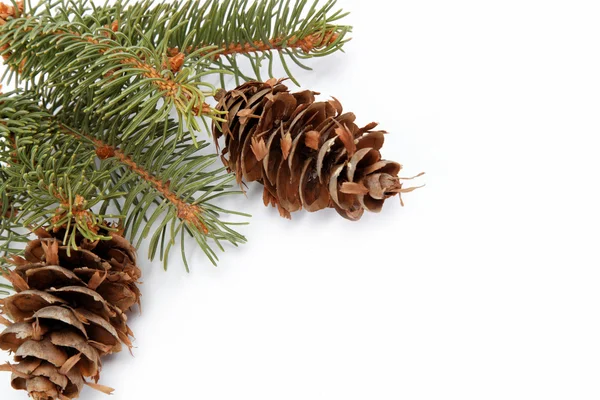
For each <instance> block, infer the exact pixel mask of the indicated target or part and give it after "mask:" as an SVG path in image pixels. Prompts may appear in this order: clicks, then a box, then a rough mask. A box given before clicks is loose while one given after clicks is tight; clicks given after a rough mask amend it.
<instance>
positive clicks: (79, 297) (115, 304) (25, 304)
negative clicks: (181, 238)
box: [0, 230, 141, 400]
mask: <svg viewBox="0 0 600 400" xmlns="http://www.w3.org/2000/svg"><path fill="white" fill-rule="evenodd" d="M36 233H37V234H38V236H39V239H36V240H33V241H31V242H29V244H28V245H27V248H26V249H25V254H24V255H25V258H21V257H13V263H14V265H15V268H14V269H13V270H11V271H9V272H7V275H6V277H7V278H8V280H9V281H10V282H11V283H12V284H13V287H14V288H15V290H16V292H17V293H16V294H14V295H12V296H10V297H7V298H5V299H2V300H1V305H2V310H1V313H2V314H4V315H6V316H7V317H8V318H10V319H11V320H12V321H13V322H10V321H8V320H7V319H6V318H4V317H2V316H0V322H2V323H4V324H5V325H6V326H7V328H6V329H5V330H4V331H3V332H2V333H0V348H2V349H3V350H7V351H10V352H14V353H15V363H14V364H6V365H4V366H1V367H0V369H2V370H5V371H11V372H12V378H11V384H12V387H13V388H15V389H23V390H27V392H28V393H29V395H30V396H31V397H32V398H34V399H40V400H41V399H44V400H50V399H61V400H64V399H73V398H76V397H79V393H80V391H81V389H82V387H83V385H84V384H87V385H89V386H91V387H93V388H95V389H98V390H102V391H104V392H106V393H110V392H111V391H112V389H110V388H107V387H105V386H101V385H98V384H96V383H90V382H86V378H91V379H93V380H94V382H98V378H99V375H100V369H101V366H102V364H101V362H100V357H101V356H103V355H105V354H111V353H116V352H119V351H120V350H121V349H122V344H124V345H125V346H127V347H129V348H131V341H130V340H129V336H133V333H132V332H131V330H130V329H129V327H128V326H127V317H126V316H125V314H124V313H125V312H126V311H128V310H130V309H131V307H132V306H133V305H134V304H136V303H139V299H140V292H139V290H138V288H137V286H136V282H137V281H138V279H139V278H140V275H141V271H140V269H139V268H138V266H137V264H136V254H135V250H134V248H133V247H132V246H131V244H130V243H129V242H128V241H127V240H125V239H124V238H122V237H121V236H118V235H116V234H113V236H112V239H111V240H107V241H97V242H93V243H91V242H89V241H88V240H86V239H83V238H81V237H79V238H77V246H78V250H74V249H73V248H71V249H69V248H68V247H67V246H64V245H63V244H62V243H61V241H60V240H59V239H58V238H61V237H63V236H62V234H64V232H61V231H59V232H48V231H46V230H39V231H38V232H36ZM106 233H107V232H104V234H106Z"/></svg>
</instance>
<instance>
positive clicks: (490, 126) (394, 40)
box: [0, 0, 600, 400]
mask: <svg viewBox="0 0 600 400" xmlns="http://www.w3.org/2000/svg"><path fill="white" fill-rule="evenodd" d="M339 4H340V5H341V6H343V7H344V8H345V9H347V10H349V11H351V12H352V14H351V16H350V17H349V18H348V22H349V23H351V24H352V25H354V27H355V28H354V33H353V37H354V39H353V40H352V42H350V43H349V44H348V45H347V47H346V53H345V54H344V53H339V54H337V55H334V56H331V57H329V58H326V59H320V60H312V62H311V66H313V67H314V72H312V73H311V72H304V71H302V70H299V69H298V68H296V69H295V71H297V72H298V73H297V77H298V78H299V79H300V80H301V82H302V83H303V86H304V87H305V88H310V89H314V90H318V91H320V92H321V93H323V95H326V96H330V95H333V96H336V97H337V98H339V99H340V100H342V102H343V104H344V106H345V108H346V109H347V110H353V111H354V112H355V113H356V114H357V116H358V121H359V122H360V123H365V124H366V123H368V122H370V121H372V120H376V121H378V122H380V123H381V127H382V128H383V129H386V130H388V131H389V132H390V135H389V136H387V139H386V145H385V147H384V150H383V153H384V156H385V157H386V158H388V159H393V160H397V161H399V162H401V163H402V164H403V165H404V166H405V172H406V173H405V175H409V174H415V173H418V172H421V171H426V172H427V174H426V175H425V176H424V177H423V179H422V181H421V182H423V183H426V184H427V186H426V187H425V188H424V189H421V190H418V191H416V192H413V193H411V194H408V195H405V196H404V199H405V202H406V207H404V208H401V207H400V205H399V202H398V201H397V199H392V200H391V201H389V202H388V203H386V205H385V207H384V210H383V213H382V214H380V215H366V216H365V217H364V218H363V220H362V221H360V222H359V223H351V222H348V221H346V220H343V219H341V218H340V217H338V216H337V215H336V214H335V213H334V212H321V213H318V214H304V213H302V214H298V215H294V220H293V221H291V222H290V221H287V220H283V219H280V218H279V216H278V214H277V212H276V211H275V210H274V209H266V208H264V207H263V206H262V201H261V198H260V189H261V188H260V187H259V186H257V185H252V186H251V188H252V190H251V191H250V193H249V196H248V197H249V198H248V199H245V198H243V197H237V198H231V199H228V200H227V202H225V205H226V206H229V207H232V208H236V209H242V210H244V211H246V212H249V213H251V214H253V215H254V218H252V220H251V225H249V226H248V227H245V228H243V229H242V231H243V232H244V233H245V234H246V235H247V237H248V238H249V240H250V241H249V243H248V244H247V245H245V246H243V247H241V248H240V249H228V251H227V252H226V253H225V254H224V255H222V257H221V263H220V265H219V267H218V268H214V267H212V266H210V265H209V263H208V262H207V261H206V260H205V259H204V257H203V256H202V255H201V252H200V251H194V252H193V255H192V257H191V258H192V259H193V260H194V261H193V264H194V265H193V271H192V272H191V273H190V274H186V273H185V272H184V270H183V267H182V266H181V265H180V264H179V263H178V261H177V260H176V258H174V261H173V262H172V263H171V264H170V267H169V271H168V272H166V273H165V272H163V271H162V269H161V265H160V263H159V262H155V263H154V264H150V263H148V262H145V261H144V262H143V267H144V284H143V288H142V289H143V305H144V309H143V314H142V315H141V316H140V315H135V316H132V319H131V325H132V328H133V330H134V331H135V333H136V337H137V340H136V342H135V345H136V349H135V351H134V354H135V357H131V356H130V355H129V354H128V353H127V352H124V353H122V354H119V355H117V356H115V357H113V358H112V359H109V360H107V361H106V362H105V365H104V369H103V371H102V379H101V381H100V383H102V384H105V385H109V386H111V387H114V388H115V389H116V392H115V394H114V396H113V398H114V399H115V400H121V399H127V400H131V399H148V398H162V399H183V398H185V399H206V400H242V399H243V400H253V399H257V400H258V399H260V400H308V399H310V400H332V399H344V400H350V399H356V400H359V399H360V400H362V399H369V400H370V399H377V400H397V399H398V400H399V399H402V400H439V399H460V400H467V399H469V400H480V399H486V400H487V399H511V400H516V399H523V400H532V399H544V400H548V399H578V400H586V399H599V398H600V379H599V376H600V320H599V307H600V290H599V283H600V281H599V280H600V269H599V267H600V259H599V256H598V248H599V239H600V237H599V236H600V235H599V233H598V230H599V228H600V215H599V211H598V209H599V208H600V196H599V194H598V189H597V185H598V180H599V176H598V175H599V174H598V173H599V172H600V168H599V166H598V150H599V146H598V140H597V139H598V136H600V118H599V115H600V114H599V111H600V57H599V48H600V24H598V15H599V14H598V13H599V12H600V7H598V3H597V2H596V1H573V0H572V1H533V0H519V1H510V0H505V1H502V2H500V1H497V2H493V1H464V0H463V1H452V2H449V1H441V0H440V1H433V0H430V1H398V2H396V1H394V2H391V1H390V2H384V1H373V0H371V1H367V2H365V1H360V0H355V1H351V0H343V1H342V0H340V1H339ZM140 255H141V259H142V260H144V259H145V257H144V256H145V249H141V250H140ZM8 385H9V376H8V374H3V375H0V394H1V397H2V399H7V400H13V399H23V398H25V393H24V392H14V391H12V390H10V389H9V388H8ZM82 397H83V398H86V399H103V398H105V397H104V395H102V394H99V393H95V392H93V391H92V390H90V389H85V392H84V393H83V396H82Z"/></svg>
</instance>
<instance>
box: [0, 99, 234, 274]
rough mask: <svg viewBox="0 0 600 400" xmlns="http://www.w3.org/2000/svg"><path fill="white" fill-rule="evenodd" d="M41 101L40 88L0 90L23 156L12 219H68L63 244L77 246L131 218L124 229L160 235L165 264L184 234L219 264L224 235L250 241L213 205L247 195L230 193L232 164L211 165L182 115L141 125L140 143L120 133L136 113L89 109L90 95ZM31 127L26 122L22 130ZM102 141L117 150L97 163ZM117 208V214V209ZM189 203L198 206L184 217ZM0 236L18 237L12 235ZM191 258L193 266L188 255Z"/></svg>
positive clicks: (156, 241)
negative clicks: (185, 134)
mask: <svg viewBox="0 0 600 400" xmlns="http://www.w3.org/2000/svg"><path fill="white" fill-rule="evenodd" d="M33 98H35V97H34V96H33V94H32V93H25V94H15V93H12V94H8V95H0V104H1V105H2V106H3V107H2V108H1V111H0V122H5V123H0V127H5V129H4V131H8V133H5V136H6V137H8V136H9V134H10V135H12V137H13V138H14V142H15V143H16V146H17V151H16V152H15V153H13V154H16V157H7V159H5V160H6V163H7V164H6V166H5V167H4V168H3V170H2V176H3V177H4V178H3V180H2V183H1V184H2V186H3V187H4V188H6V189H7V190H3V193H6V194H10V193H13V195H12V198H11V199H8V198H7V200H5V201H3V209H4V208H8V207H9V204H10V207H13V208H14V209H15V210H16V214H15V215H11V216H10V218H3V222H5V223H9V222H10V223H11V224H12V225H14V226H19V225H22V226H27V227H29V228H30V230H35V229H37V228H38V227H41V226H50V227H61V226H67V230H66V233H65V237H64V239H63V242H65V243H69V244H71V245H72V246H75V233H79V234H81V235H83V236H84V237H86V238H87V239H89V240H92V241H94V240H101V239H105V237H103V236H101V235H98V234H97V233H96V232H97V231H98V228H104V229H107V230H109V231H111V230H114V229H115V228H114V227H113V226H111V225H109V224H108V222H109V221H110V220H111V219H112V220H115V219H125V221H124V225H125V227H126V229H125V235H126V237H128V238H129V239H130V240H132V241H133V240H137V245H139V243H140V241H141V239H143V238H147V237H148V236H149V235H150V233H152V236H151V239H150V254H149V256H150V258H154V257H155V255H157V253H159V254H160V257H161V259H163V260H164V261H165V265H166V261H167V255H168V253H169V250H170V249H171V248H172V246H173V244H174V243H175V240H176V239H178V238H181V239H182V244H183V239H184V238H185V236H186V235H190V236H192V237H193V238H194V239H195V240H196V241H197V242H198V244H199V245H200V247H201V248H202V249H203V250H204V252H205V253H206V254H207V256H208V258H209V259H210V260H211V262H213V263H216V260H217V255H216V253H215V251H214V250H213V248H212V246H213V245H214V246H216V247H217V248H219V249H221V250H224V248H223V245H222V242H230V243H232V244H234V245H237V244H239V243H243V242H245V238H244V237H243V236H241V235H240V234H239V233H237V232H235V231H234V230H233V229H232V228H231V227H230V225H231V223H225V222H223V221H221V220H220V219H219V218H220V217H222V214H224V213H229V214H236V213H234V212H231V211H226V210H223V209H221V208H219V207H218V206H216V205H214V204H213V203H212V202H213V201H214V200H215V199H216V198H218V197H220V196H224V195H228V194H233V193H239V192H236V191H228V189H230V188H231V185H230V183H231V182H232V180H233V177H232V176H231V175H229V174H227V173H226V171H225V170H224V168H221V169H217V170H211V169H210V167H211V165H212V164H213V163H214V161H215V160H216V156H215V155H209V156H207V155H201V154H199V153H198V150H199V149H198V147H197V146H195V145H194V143H193V142H192V141H191V139H187V140H185V139H184V140H178V139H177V132H178V131H179V127H178V125H177V123H176V122H174V121H172V120H165V122H163V123H160V124H155V125H153V126H152V129H151V130H150V129H149V128H148V127H147V126H145V125H141V126H139V129H140V131H142V132H144V137H145V140H146V145H145V146H139V145H137V144H136V143H137V142H136V141H133V140H132V141H130V140H127V139H123V137H122V136H121V135H120V132H121V129H122V127H124V126H128V124H130V123H131V120H130V118H129V116H120V115H113V116H111V117H110V118H107V119H95V118H92V117H91V116H90V115H89V114H86V113H84V112H83V111H82V110H83V109H85V108H86V107H87V104H86V103H85V101H84V99H85V96H83V97H81V98H80V99H78V100H77V101H75V102H66V103H64V104H61V105H55V106H54V109H50V110H47V109H45V108H44V107H41V106H39V105H37V104H36V103H35V102H34V100H33ZM17 105H18V108H17V107H16V106H17ZM17 110H18V111H17ZM135 111H137V110H135V109H134V114H133V115H136V113H135ZM22 126H26V129H16V128H14V127H22ZM150 133H151V134H150ZM199 145H200V147H201V148H204V147H206V146H208V143H206V142H200V144H199ZM99 146H105V147H106V148H110V149H112V150H113V151H116V154H115V155H114V156H112V157H108V158H106V159H103V160H98V156H97V152H96V151H97V150H98V148H99ZM8 196H9V195H3V197H8ZM4 204H6V207H5V206H4ZM111 209H115V210H117V213H114V214H112V213H108V212H107V210H111ZM182 209H184V210H188V209H189V210H191V212H192V213H191V214H189V215H185V216H182V213H181V210H182ZM194 211H197V212H196V213H194ZM241 215H243V214H241ZM71 224H72V226H71ZM5 231H6V232H7V233H11V232H13V230H11V229H5ZM0 240H2V242H5V243H8V241H9V240H8V236H7V237H6V238H5V237H2V238H0ZM7 250H8V249H7ZM183 257H184V261H185V263H186V267H187V260H185V254H184V253H183Z"/></svg>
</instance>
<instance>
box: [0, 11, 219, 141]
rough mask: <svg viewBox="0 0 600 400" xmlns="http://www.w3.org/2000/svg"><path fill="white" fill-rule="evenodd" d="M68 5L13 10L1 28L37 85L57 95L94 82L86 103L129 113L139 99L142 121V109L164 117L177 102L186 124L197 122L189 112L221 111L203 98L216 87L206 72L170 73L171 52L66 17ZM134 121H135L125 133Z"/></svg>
mask: <svg viewBox="0 0 600 400" xmlns="http://www.w3.org/2000/svg"><path fill="white" fill-rule="evenodd" d="M60 11H63V12H60ZM68 11H69V9H64V10H58V12H57V15H56V16H53V15H48V14H42V15H40V16H26V17H22V18H14V19H11V20H9V21H8V22H7V23H6V24H5V25H4V26H2V28H1V29H0V48H2V49H4V50H3V51H2V55H3V56H4V57H6V58H7V62H8V64H9V65H11V66H12V69H13V70H17V71H18V72H19V74H20V78H21V79H25V80H27V81H28V82H29V83H31V84H32V87H33V88H35V89H36V90H38V92H41V91H43V90H44V89H51V90H52V92H53V93H52V97H53V98H55V99H56V98H59V97H61V96H73V97H76V96H81V95H82V91H83V90H87V88H90V87H91V88H94V89H96V91H95V93H94V100H95V101H94V103H93V104H91V108H90V109H89V111H93V112H95V113H97V114H101V115H105V114H106V115H110V114H114V113H126V112H128V110H130V109H131V108H132V107H134V106H137V105H140V104H143V105H144V107H143V109H142V110H141V112H140V114H139V117H140V118H139V119H140V122H141V121H142V117H144V118H145V120H146V121H148V122H157V121H159V120H160V119H164V118H165V116H166V115H168V112H169V111H170V110H171V108H173V107H174V108H175V109H176V110H177V112H178V114H179V116H180V120H181V121H185V122H186V124H187V128H188V129H191V130H199V129H200V126H199V125H198V122H197V120H196V119H195V118H194V117H195V116H197V115H200V114H202V115H203V116H207V117H209V118H219V113H218V112H216V111H215V110H214V109H212V108H211V107H210V106H208V105H207V103H206V102H205V99H206V98H207V97H208V96H212V95H214V93H215V91H216V89H215V88H214V87H212V86H211V85H208V84H205V83H202V82H201V81H200V80H199V79H201V77H202V76H203V75H204V74H205V73H203V72H201V73H197V74H195V75H193V76H192V75H191V74H190V73H189V72H190V71H182V73H177V74H175V73H173V71H172V70H170V69H169V67H170V61H169V57H165V56H164V55H163V54H159V53H158V52H157V51H156V50H155V49H152V48H148V47H138V46H132V45H130V44H127V43H125V44H124V45H121V44H119V43H118V42H116V41H115V40H113V39H112V38H111V35H110V34H107V33H106V29H105V28H103V27H92V28H88V27H86V26H84V25H83V24H82V21H83V19H81V20H78V19H77V18H76V19H75V21H69V20H66V19H65V17H64V15H68ZM111 32H112V31H111ZM203 63H204V64H206V61H205V60H204V59H203V58H202V57H200V58H198V59H196V60H195V61H194V62H193V64H194V65H196V66H197V65H198V64H203ZM197 69H199V70H202V69H203V68H201V67H198V66H197ZM49 71H51V72H49ZM46 74H47V75H46ZM161 99H162V100H163V104H162V105H161V106H160V107H159V100H161ZM121 100H127V101H121ZM117 101H118V102H119V105H118V107H115V105H116V102H117ZM157 108H158V110H157ZM134 129H135V124H132V126H131V127H130V128H129V129H127V130H126V131H124V132H123V136H124V137H127V136H128V135H129V134H131V133H132V131H133V130H134Z"/></svg>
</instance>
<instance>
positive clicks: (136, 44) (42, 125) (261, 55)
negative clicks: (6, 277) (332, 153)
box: [0, 0, 350, 268]
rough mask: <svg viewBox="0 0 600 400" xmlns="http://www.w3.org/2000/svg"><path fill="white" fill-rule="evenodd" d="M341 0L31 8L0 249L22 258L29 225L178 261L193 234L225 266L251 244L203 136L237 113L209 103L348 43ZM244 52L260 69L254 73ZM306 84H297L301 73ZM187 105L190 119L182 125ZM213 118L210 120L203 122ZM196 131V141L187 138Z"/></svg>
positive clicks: (75, 3)
mask: <svg viewBox="0 0 600 400" xmlns="http://www.w3.org/2000/svg"><path fill="white" fill-rule="evenodd" d="M334 7H335V1H328V2H326V3H324V4H322V5H320V3H319V2H315V3H312V4H309V3H308V0H300V1H298V2H292V1H290V0H259V1H256V2H250V1H248V0H222V1H218V0H205V1H200V0H180V1H176V2H175V3H171V4H168V3H155V2H154V1H152V0H145V1H143V2H140V3H136V4H132V5H130V4H129V2H128V1H127V0H125V1H117V2H116V3H115V4H114V5H108V3H107V4H105V5H103V6H100V7H98V6H95V5H94V4H93V3H92V1H90V0H59V1H52V0H51V1H48V2H41V3H39V4H38V5H37V6H34V7H29V6H26V7H25V10H24V12H23V13H22V15H20V16H16V17H15V18H8V20H7V22H6V24H4V25H2V26H0V49H2V50H0V55H2V56H3V57H4V58H5V59H6V63H7V64H8V65H9V67H10V68H7V69H6V73H7V76H5V78H6V77H8V79H13V78H14V81H15V83H16V84H17V85H21V86H24V87H25V91H24V92H18V93H11V94H7V95H0V166H1V168H0V193H1V201H2V203H1V204H0V205H1V207H2V208H1V211H2V216H3V218H2V223H1V224H0V251H2V252H4V253H14V252H18V249H19V244H18V242H19V241H21V242H22V241H23V240H26V238H27V234H23V233H22V232H21V233H19V229H22V228H23V227H25V228H27V229H29V230H30V231H31V230H35V229H36V228H37V227H40V226H45V227H48V226H50V227H62V226H67V229H66V233H65V237H64V238H63V241H64V242H65V243H69V244H71V245H72V246H75V241H74V239H75V234H80V235H83V236H84V237H85V238H87V239H89V240H101V239H105V237H103V236H102V235H99V234H98V232H99V231H101V230H100V228H103V229H106V230H108V231H112V230H115V229H118V228H117V226H115V225H113V224H111V223H110V222H111V221H116V220H119V221H121V224H122V226H123V227H124V234H125V236H126V237H127V238H128V239H130V240H131V241H133V242H134V245H136V246H139V245H140V243H141V240H142V239H149V244H150V246H149V247H150V254H149V256H150V258H153V257H155V256H157V255H158V256H160V258H161V259H163V260H164V262H165V266H166V263H167V257H168V254H169V252H170V250H172V248H173V245H174V243H175V242H176V240H180V242H181V244H182V255H183V259H184V263H185V264H186V268H187V260H186V257H185V251H184V248H183V243H184V242H185V238H186V237H192V238H194V239H195V241H196V242H197V243H198V245H199V246H200V247H201V248H202V250H203V251H204V252H205V253H206V255H207V257H208V258H209V260H210V261H211V262H212V263H216V261H217V254H216V249H220V250H224V249H225V243H229V244H232V245H238V244H239V243H243V242H245V238H244V237H243V236H242V235H240V234H239V233H237V232H236V231H235V230H234V229H233V228H232V225H235V224H234V223H229V222H225V221H224V220H223V216H224V215H227V214H234V215H244V214H240V213H236V212H232V211H228V210H223V209H221V208H220V207H218V206H217V205H216V204H215V201H216V200H218V198H220V197H221V196H225V195H229V194H238V193H240V191H239V190H231V189H232V186H233V184H234V182H233V181H234V178H233V176H232V175H230V174H229V173H227V171H226V170H225V168H216V167H215V166H214V163H215V162H216V161H217V156H216V155H205V154H203V153H202V150H203V149H205V148H206V147H207V146H208V143H206V142H204V141H199V140H198V139H197V138H196V133H197V132H199V131H200V130H202V127H203V126H204V127H205V128H207V131H208V130H209V129H208V123H209V122H210V120H211V119H212V120H221V119H222V118H223V117H224V116H223V115H222V114H221V113H220V112H218V111H216V110H215V109H214V108H213V107H211V106H209V105H208V103H209V101H210V99H211V97H213V96H214V95H215V93H216V92H217V90H218V87H217V86H214V85H212V84H210V83H208V82H209V80H210V79H211V77H213V78H214V80H215V81H217V80H219V79H217V78H218V77H220V83H221V86H224V85H225V81H224V75H228V74H229V75H233V76H234V77H235V79H236V81H237V82H238V83H239V82H240V80H249V79H251V78H253V77H255V78H258V79H262V77H261V75H260V68H261V66H263V64H265V63H266V62H268V69H269V74H270V75H271V76H272V71H273V67H274V64H275V63H276V62H277V60H278V59H279V60H280V62H281V63H282V64H283V66H284V68H285V70H286V71H288V74H289V75H290V77H291V72H290V70H289V67H288V63H289V62H290V61H292V62H293V63H295V64H298V65H299V66H300V67H302V68H308V67H306V66H305V65H303V61H302V60H304V59H306V58H311V57H319V56H324V55H328V54H330V53H332V52H334V51H337V50H339V49H341V48H342V46H343V44H344V43H345V42H346V41H347V40H348V39H347V37H346V36H347V33H348V32H349V31H350V28H349V27H347V26H344V25H337V24H336V23H337V21H338V20H340V19H341V18H342V17H343V16H344V15H345V14H344V13H343V12H342V11H334ZM239 57H243V58H245V59H247V60H248V61H249V63H250V66H251V69H252V73H253V75H252V73H246V72H244V71H242V68H241V67H240V65H241V64H240V62H239V60H238V58H239ZM292 79H293V78H292ZM173 110H175V111H176V112H177V118H176V119H175V120H173V119H170V117H169V115H170V113H171V112H172V111H173ZM198 117H201V118H198ZM185 132H189V134H185Z"/></svg>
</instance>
